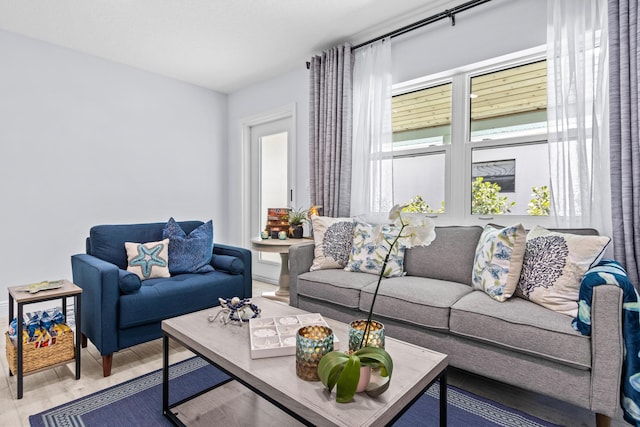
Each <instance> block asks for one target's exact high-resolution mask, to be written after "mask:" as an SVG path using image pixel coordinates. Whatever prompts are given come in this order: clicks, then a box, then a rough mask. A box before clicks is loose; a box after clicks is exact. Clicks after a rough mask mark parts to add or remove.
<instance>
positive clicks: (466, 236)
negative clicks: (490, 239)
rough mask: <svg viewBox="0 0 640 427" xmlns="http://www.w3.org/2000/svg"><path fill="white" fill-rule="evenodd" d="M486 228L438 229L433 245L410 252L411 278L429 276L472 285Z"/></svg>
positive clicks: (407, 265) (406, 267) (407, 260)
mask: <svg viewBox="0 0 640 427" xmlns="http://www.w3.org/2000/svg"><path fill="white" fill-rule="evenodd" d="M480 234H482V227H480V226H469V227H436V239H435V240H434V241H433V242H431V244H430V245H429V246H424V247H423V246H418V247H414V248H411V249H408V250H407V251H406V252H405V256H404V271H405V272H406V273H407V275H409V276H420V277H428V278H431V279H439V280H447V281H450V282H458V283H464V284H467V285H469V286H471V271H472V269H473V258H474V256H475V254H476V246H477V245H478V240H480Z"/></svg>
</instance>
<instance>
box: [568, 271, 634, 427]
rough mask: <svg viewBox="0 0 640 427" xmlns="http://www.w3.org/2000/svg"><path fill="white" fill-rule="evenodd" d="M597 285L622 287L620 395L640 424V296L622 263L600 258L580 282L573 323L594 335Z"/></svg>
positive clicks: (629, 416) (629, 417) (626, 413)
mask: <svg viewBox="0 0 640 427" xmlns="http://www.w3.org/2000/svg"><path fill="white" fill-rule="evenodd" d="M598 285H616V286H619V287H620V288H621V289H622V294H623V305H622V311H623V312H622V336H623V338H624V346H625V353H624V361H623V364H622V386H621V390H620V392H621V396H620V398H621V405H622V409H623V411H624V419H625V420H626V421H628V422H630V423H631V424H634V425H636V426H640V304H639V301H640V298H638V293H637V292H636V289H635V288H634V287H633V284H632V283H631V282H630V281H629V279H628V278H627V272H626V271H624V268H622V266H621V265H620V264H619V263H617V262H616V261H613V260H602V261H600V263H598V265H597V266H595V267H593V268H591V269H590V270H589V271H587V273H586V274H585V275H584V278H583V279H582V283H581V284H580V296H579V301H578V317H576V318H575V319H573V322H572V325H573V327H574V328H575V329H576V330H578V331H580V332H581V333H582V335H591V298H592V296H593V287H594V286H598Z"/></svg>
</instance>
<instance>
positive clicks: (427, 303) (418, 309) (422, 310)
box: [360, 276, 472, 331]
mask: <svg viewBox="0 0 640 427" xmlns="http://www.w3.org/2000/svg"><path fill="white" fill-rule="evenodd" d="M376 284H377V279H376V281H375V282H374V283H372V284H370V285H368V286H365V287H364V288H362V292H361V294H360V310H362V311H364V312H369V309H370V308H371V302H372V301H373V294H374V293H375V291H376ZM469 292H472V289H471V287H470V286H467V285H463V284H461V283H455V282H447V281H444V280H436V279H426V278H424V277H413V276H405V277H394V278H390V279H384V280H382V283H380V290H379V291H378V298H377V299H376V306H375V308H374V313H375V314H377V315H378V316H384V317H388V318H391V319H396V320H401V321H404V322H408V323H413V324H415V325H420V326H424V327H427V328H431V329H438V330H445V331H446V330H448V329H449V311H450V307H451V305H453V304H454V303H455V302H456V301H457V300H459V299H460V298H461V297H462V296H464V295H466V294H468V293H469Z"/></svg>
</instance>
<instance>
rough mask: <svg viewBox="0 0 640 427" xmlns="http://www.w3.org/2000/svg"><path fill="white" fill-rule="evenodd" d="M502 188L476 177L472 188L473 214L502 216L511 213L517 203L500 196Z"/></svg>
mask: <svg viewBox="0 0 640 427" xmlns="http://www.w3.org/2000/svg"><path fill="white" fill-rule="evenodd" d="M501 189H502V188H501V187H500V186H499V185H498V184H496V183H495V182H489V181H485V180H484V178H483V177H481V176H479V177H476V179H475V181H473V183H472V187H471V213H472V214H473V215H501V214H505V213H509V212H511V208H512V207H513V206H514V205H515V204H516V202H509V201H508V200H507V197H506V196H501V195H500V190H501Z"/></svg>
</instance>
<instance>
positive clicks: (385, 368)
mask: <svg viewBox="0 0 640 427" xmlns="http://www.w3.org/2000/svg"><path fill="white" fill-rule="evenodd" d="M406 207H407V205H404V206H399V205H396V206H394V207H393V208H392V209H391V212H390V213H389V219H390V220H391V221H392V222H393V223H394V224H395V230H397V231H396V232H395V234H394V233H389V234H388V235H387V233H384V232H383V229H382V226H378V227H377V231H376V232H375V234H376V237H377V239H378V241H380V242H381V241H383V240H384V241H385V242H386V243H387V247H388V250H387V254H386V255H385V258H384V262H383V263H382V268H381V269H380V273H379V274H378V284H377V285H376V289H375V292H374V294H373V300H372V301H371V307H370V308H369V315H368V317H367V320H366V326H365V328H364V331H363V334H362V338H361V339H360V342H359V343H358V345H357V346H356V349H355V351H353V352H349V353H344V352H340V351H332V352H330V353H327V354H326V355H324V356H323V357H322V359H320V363H319V364H318V376H319V377H320V380H321V381H322V384H323V385H325V386H326V387H327V389H328V390H329V392H331V391H333V389H334V387H335V388H336V402H338V403H346V402H350V401H351V400H353V396H354V395H355V393H356V392H357V391H359V387H360V384H359V383H360V374H361V373H364V372H366V370H361V369H360V368H361V367H363V366H365V367H367V366H368V367H371V368H372V369H378V368H379V369H380V379H381V382H376V383H372V384H369V385H364V391H365V392H366V393H367V394H368V395H369V396H372V397H375V396H378V395H380V394H382V393H384V392H385V391H386V390H387V389H388V388H389V383H390V381H391V374H392V373H393V360H392V359H391V356H390V355H389V353H387V351H386V350H384V349H382V348H378V347H368V346H367V345H368V344H369V336H370V335H369V331H370V330H371V329H370V328H371V326H372V324H373V323H374V321H373V320H372V317H373V307H374V305H375V303H376V298H377V296H378V291H379V289H380V283H381V282H382V278H383V276H384V273H385V271H386V269H387V263H388V261H389V257H390V254H391V252H392V250H393V248H394V247H395V246H396V245H400V244H402V245H403V246H405V247H406V248H411V247H414V246H427V245H429V244H430V243H431V242H432V241H433V239H435V237H436V235H435V231H434V227H435V225H434V223H433V221H431V220H430V219H429V218H427V217H425V216H423V215H419V214H413V213H408V212H406V211H405V208H406ZM403 212H406V213H404V217H403Z"/></svg>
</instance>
